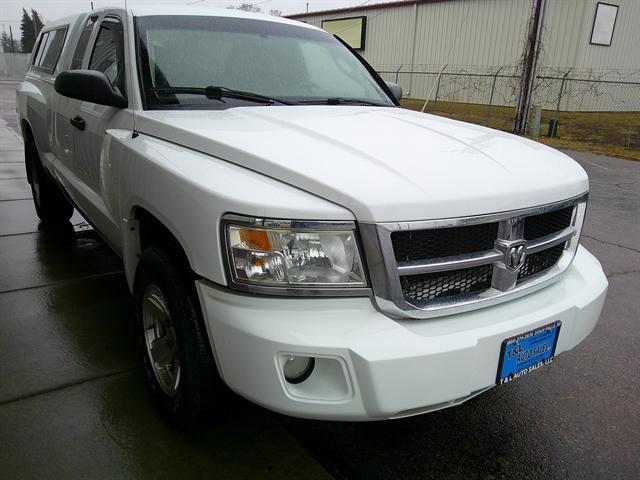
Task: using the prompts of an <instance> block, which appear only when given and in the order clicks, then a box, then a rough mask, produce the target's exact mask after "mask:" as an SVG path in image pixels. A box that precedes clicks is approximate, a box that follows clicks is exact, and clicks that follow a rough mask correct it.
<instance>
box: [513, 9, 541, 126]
mask: <svg viewBox="0 0 640 480" xmlns="http://www.w3.org/2000/svg"><path fill="white" fill-rule="evenodd" d="M546 13H547V0H533V1H532V8H531V17H530V19H529V27H528V32H527V40H526V42H525V45H524V53H523V55H522V78H521V80H520V93H519V94H518V103H517V105H516V115H515V120H514V122H513V133H520V134H522V133H525V132H526V129H527V120H528V118H529V109H530V108H531V96H532V93H533V86H534V84H535V81H536V72H537V69H538V57H539V56H540V48H541V46H542V33H543V29H544V18H545V15H546Z"/></svg>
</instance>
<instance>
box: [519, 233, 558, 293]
mask: <svg viewBox="0 0 640 480" xmlns="http://www.w3.org/2000/svg"><path fill="white" fill-rule="evenodd" d="M564 245H565V244H564V243H561V244H560V245H556V246H555V247H551V248H548V249H546V250H542V251H541V252H538V253H534V254H532V255H529V256H528V257H527V258H526V260H525V261H524V265H522V268H521V269H520V270H518V280H517V281H516V283H521V282H523V281H524V280H526V279H528V278H529V277H531V276H533V275H537V274H539V273H542V272H546V271H547V270H549V269H550V268H552V267H553V266H554V265H555V264H556V263H558V260H560V257H561V256H562V252H563V251H564Z"/></svg>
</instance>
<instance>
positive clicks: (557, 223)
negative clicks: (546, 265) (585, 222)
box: [524, 206, 574, 240]
mask: <svg viewBox="0 0 640 480" xmlns="http://www.w3.org/2000/svg"><path fill="white" fill-rule="evenodd" d="M573 208H574V207H572V206H571V207H566V208H561V209H559V210H554V211H553V212H548V213H541V214H539V215H531V216H530V217H525V219H524V238H525V239H526V240H535V239H536V238H542V237H545V236H547V235H551V234H552V233H555V232H559V231H560V230H562V229H565V228H567V227H569V226H571V216H572V214H573Z"/></svg>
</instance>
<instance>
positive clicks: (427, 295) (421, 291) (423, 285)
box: [400, 265, 493, 306]
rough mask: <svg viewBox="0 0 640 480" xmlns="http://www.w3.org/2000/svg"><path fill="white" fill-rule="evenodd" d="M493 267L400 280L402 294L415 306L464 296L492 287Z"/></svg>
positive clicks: (463, 269)
mask: <svg viewBox="0 0 640 480" xmlns="http://www.w3.org/2000/svg"><path fill="white" fill-rule="evenodd" d="M492 273H493V265H482V266H480V267H472V268H461V269H458V270H451V271H449V272H436V273H425V274H422V275H410V276H405V277H401V278H400V284H401V285H402V293H403V295H404V298H406V299H408V300H410V301H411V303H413V304H414V305H419V306H422V305H426V304H428V303H429V302H431V301H433V300H436V299H443V298H447V297H453V296H462V295H466V294H469V293H473V292H480V291H483V290H486V289H488V288H489V287H491V275H492Z"/></svg>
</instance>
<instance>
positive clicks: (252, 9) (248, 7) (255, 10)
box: [227, 3, 262, 13]
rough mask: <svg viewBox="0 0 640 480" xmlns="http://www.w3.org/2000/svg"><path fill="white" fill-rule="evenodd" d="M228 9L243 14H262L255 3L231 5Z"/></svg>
mask: <svg viewBox="0 0 640 480" xmlns="http://www.w3.org/2000/svg"><path fill="white" fill-rule="evenodd" d="M227 8H230V9H235V10H242V11H243V12H253V13H261V12H262V9H261V8H260V7H259V6H258V5H254V4H253V3H241V4H240V5H238V6H235V5H229V6H228V7H227Z"/></svg>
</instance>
